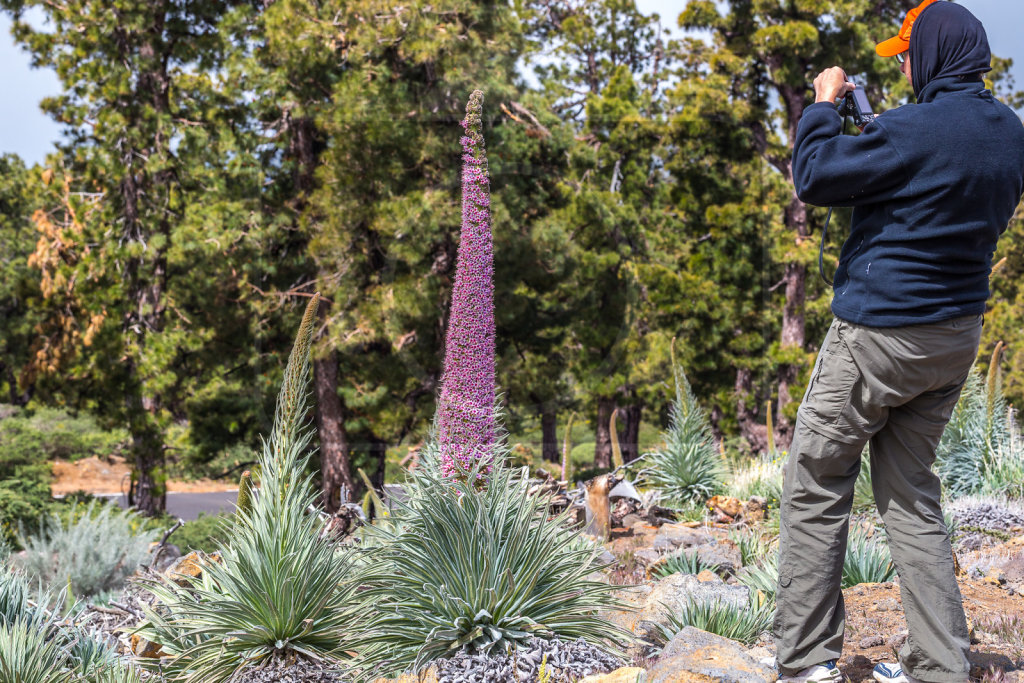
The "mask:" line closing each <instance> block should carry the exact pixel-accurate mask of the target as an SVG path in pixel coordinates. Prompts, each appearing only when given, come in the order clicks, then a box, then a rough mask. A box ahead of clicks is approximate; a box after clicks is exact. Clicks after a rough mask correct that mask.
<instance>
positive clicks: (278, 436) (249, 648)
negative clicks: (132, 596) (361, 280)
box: [140, 297, 355, 683]
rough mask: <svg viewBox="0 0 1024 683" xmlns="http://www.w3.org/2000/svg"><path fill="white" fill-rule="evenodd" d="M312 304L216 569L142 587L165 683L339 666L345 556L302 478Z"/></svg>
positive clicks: (348, 576) (344, 626) (346, 606)
mask: <svg viewBox="0 0 1024 683" xmlns="http://www.w3.org/2000/svg"><path fill="white" fill-rule="evenodd" d="M317 304H318V297H314V298H313V299H312V300H311V301H310V303H309V305H308V307H307V308H306V313H305V315H304V316H303V319H302V325H301V326H300V327H299V333H298V336H297V338H296V340H295V346H294V348H293V350H292V353H291V357H290V358H289V360H288V367H287V369H286V370H285V376H284V384H283V386H282V387H281V393H280V395H279V397H278V403H277V413H276V415H275V420H274V430H273V433H272V434H271V437H270V439H269V441H264V443H263V448H262V451H261V453H260V454H259V458H258V459H259V468H258V469H259V472H260V478H261V485H260V489H259V491H258V495H255V496H253V497H252V499H251V503H250V504H249V505H246V506H240V507H239V509H238V511H237V513H236V516H235V519H234V521H233V522H232V525H231V526H230V527H229V528H227V529H225V536H226V537H227V538H226V541H227V546H226V547H224V548H222V549H221V550H220V554H221V556H222V560H221V561H220V562H217V561H212V560H208V561H206V562H204V563H203V567H202V568H203V572H202V575H201V577H200V578H193V579H186V578H185V577H177V578H178V579H179V580H180V581H182V582H184V583H185V584H186V586H185V587H181V586H179V585H178V584H176V583H174V582H171V581H168V580H159V581H151V582H147V584H146V586H147V588H149V589H150V590H151V591H152V592H153V593H154V594H155V595H156V596H157V598H158V599H159V601H160V603H162V605H161V607H160V608H159V609H156V610H148V611H147V622H146V623H145V624H144V625H143V627H142V628H141V629H140V632H141V633H142V634H143V635H145V636H146V637H147V638H149V639H150V640H152V641H153V642H156V643H159V644H160V645H161V646H162V647H163V649H164V651H165V652H166V653H168V654H169V655H171V659H170V660H169V661H167V662H164V663H163V666H162V669H163V672H164V676H165V677H167V678H168V680H175V681H190V682H195V683H199V682H202V683H214V682H217V681H227V680H229V679H231V678H232V676H234V675H236V673H237V672H239V671H243V670H249V669H256V668H260V667H265V666H272V665H274V664H275V663H276V662H279V661H287V660H289V659H293V658H296V657H297V658H305V659H308V660H313V661H316V662H319V663H321V664H325V665H327V666H328V667H335V666H340V665H341V663H342V661H343V660H344V659H345V655H344V652H345V650H346V649H347V648H346V633H347V631H348V630H349V628H350V627H351V624H352V621H353V620H354V612H355V607H354V604H355V600H354V595H355V586H354V584H353V581H352V572H350V566H351V564H350V559H349V556H348V555H346V554H345V553H343V552H342V550H340V549H339V548H338V547H337V546H336V544H334V543H333V542H332V541H331V540H329V538H327V537H326V536H325V534H324V533H323V532H324V524H323V522H322V521H321V519H320V518H319V516H318V515H316V514H310V513H309V512H308V511H307V510H308V508H309V507H310V505H311V504H312V503H313V501H314V499H315V491H314V488H313V484H312V481H311V479H310V477H309V476H308V475H305V474H303V473H304V471H305V467H306V461H307V459H308V457H309V446H310V439H311V437H312V432H311V429H310V427H309V424H308V420H307V417H306V416H307V411H308V402H307V396H308V392H307V384H308V377H309V352H310V345H311V343H312V337H313V327H314V324H315V320H316V307H317Z"/></svg>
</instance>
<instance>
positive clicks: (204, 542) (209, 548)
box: [167, 512, 233, 554]
mask: <svg viewBox="0 0 1024 683" xmlns="http://www.w3.org/2000/svg"><path fill="white" fill-rule="evenodd" d="M232 518H233V515H231V514H228V513H221V514H214V515H208V514H206V513H205V512H200V513H199V517H197V518H196V519H193V520H192V521H191V522H185V526H183V527H181V528H180V529H178V530H177V531H175V532H174V534H173V535H172V536H171V537H170V539H168V541H167V542H168V543H173V544H174V545H176V546H178V547H179V548H181V552H182V554H185V553H188V552H189V551H191V550H199V551H201V552H204V553H207V554H209V553H212V552H214V551H215V550H217V548H219V547H220V546H221V545H223V542H222V539H224V538H225V536H226V535H227V534H226V532H225V531H226V529H227V528H228V526H229V522H230V521H231V520H232Z"/></svg>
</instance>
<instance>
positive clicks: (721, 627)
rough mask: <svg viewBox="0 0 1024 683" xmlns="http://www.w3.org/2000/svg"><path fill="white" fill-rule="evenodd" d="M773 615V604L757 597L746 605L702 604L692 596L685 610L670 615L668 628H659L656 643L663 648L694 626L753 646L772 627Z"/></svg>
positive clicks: (715, 602) (703, 602)
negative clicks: (686, 629)
mask: <svg viewBox="0 0 1024 683" xmlns="http://www.w3.org/2000/svg"><path fill="white" fill-rule="evenodd" d="M774 613H775V607H774V605H773V604H772V603H770V602H768V601H766V600H763V599H759V598H758V597H757V596H753V597H751V599H750V600H749V601H748V603H747V604H746V605H734V604H730V603H726V602H721V601H718V600H709V601H701V600H697V599H695V598H694V597H693V596H690V598H689V599H688V600H687V603H686V606H685V607H684V608H683V610H682V611H681V612H679V613H678V614H670V615H669V618H668V620H669V623H668V625H667V626H660V627H659V630H660V633H659V637H657V640H658V641H659V642H660V644H662V645H664V644H665V643H667V642H668V641H670V640H672V638H674V637H675V636H676V634H678V633H679V632H680V631H682V630H683V629H684V628H686V627H687V626H693V627H694V628H698V629H700V630H701V631H707V632H708V633H714V634H716V635H720V636H722V637H724V638H731V639H732V640H737V641H739V642H741V643H743V644H744V645H750V644H752V643H753V642H755V641H756V640H757V639H758V636H760V635H761V634H762V633H764V632H765V631H768V630H769V629H770V628H771V625H772V617H773V616H774Z"/></svg>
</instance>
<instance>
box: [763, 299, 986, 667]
mask: <svg viewBox="0 0 1024 683" xmlns="http://www.w3.org/2000/svg"><path fill="white" fill-rule="evenodd" d="M981 324H982V316H980V315H974V316H968V317H964V318H956V319H953V320H947V321H943V322H940V323H934V324H927V325H915V326H909V327H899V328H871V327H863V326H861V325H855V324H853V323H849V322H846V321H843V320H838V319H837V320H834V321H833V323H832V327H831V328H830V329H829V331H828V334H827V335H826V337H825V341H824V343H823V344H822V347H821V352H820V353H819V354H818V360H817V363H816V364H815V366H814V371H813V375H812V377H811V381H810V382H809V383H808V385H807V393H806V394H805V395H804V399H803V402H802V403H801V405H800V410H799V412H798V414H797V421H796V429H795V432H794V435H793V442H792V445H791V446H790V451H789V457H788V459H787V462H786V468H785V484H784V487H783V495H782V509H781V530H780V539H779V585H778V594H777V606H778V610H777V612H776V615H775V624H774V629H773V630H774V633H775V641H776V648H777V661H778V663H779V668H780V670H781V671H782V672H783V673H784V674H789V675H793V674H795V673H797V672H799V671H800V670H802V669H805V668H807V667H810V666H814V665H816V664H821V663H823V662H826V661H828V660H831V659H838V658H839V656H840V654H841V653H842V647H843V621H844V619H845V611H844V607H843V595H842V592H841V591H840V582H841V579H842V568H843V558H844V556H845V554H846V540H847V532H848V523H849V517H850V506H851V502H852V499H853V486H854V483H855V482H856V480H857V474H858V472H859V471H860V457H861V452H862V451H863V449H864V445H865V444H866V443H869V442H870V444H871V475H872V476H871V481H872V486H873V488H874V495H875V503H876V504H877V506H878V511H879V512H880V513H881V515H882V519H883V520H884V522H885V529H886V534H887V536H888V539H889V548H890V550H891V551H892V557H893V562H894V563H895V565H896V569H897V571H898V573H899V577H900V589H901V593H902V598H903V611H904V613H905V614H906V618H907V626H908V629H909V633H910V635H909V637H908V638H907V642H906V645H905V646H904V647H903V649H902V651H901V652H900V660H901V662H902V664H903V668H904V670H905V671H906V672H907V673H909V674H910V675H911V676H913V677H914V678H918V679H920V680H922V681H936V682H943V683H944V682H946V681H957V682H961V681H967V675H968V671H969V667H968V663H967V659H966V656H965V653H966V652H967V651H968V649H969V648H970V642H969V638H968V632H967V621H966V619H965V617H964V611H963V605H962V604H961V597H960V590H959V588H958V587H957V583H956V579H955V576H954V571H953V556H952V550H951V548H950V543H949V536H948V534H947V532H946V525H945V522H944V521H943V518H942V510H941V509H940V506H939V494H940V486H939V479H938V477H937V476H936V475H935V474H934V473H933V472H932V470H931V466H932V463H933V462H934V460H935V447H936V446H937V445H938V442H939V438H940V437H941V436H942V431H943V429H944V428H945V426H946V423H947V422H948V421H949V417H950V415H951V413H952V411H953V407H954V406H955V404H956V401H957V398H958V397H959V396H960V390H961V389H962V387H963V384H964V382H965V381H966V379H967V375H968V373H969V372H970V371H971V368H972V366H973V364H974V359H975V357H976V356H977V351H978V344H979V342H980V339H981ZM882 635H885V634H882Z"/></svg>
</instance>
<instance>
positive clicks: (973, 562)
mask: <svg viewBox="0 0 1024 683" xmlns="http://www.w3.org/2000/svg"><path fill="white" fill-rule="evenodd" d="M686 526H690V525H689V524H687V525H686ZM704 528H705V529H707V530H708V531H709V533H710V535H711V536H712V537H714V538H716V540H717V541H718V542H720V543H723V542H724V543H728V540H727V538H728V532H729V527H728V526H725V525H711V526H710V527H708V526H705V527H704ZM634 531H639V532H641V533H639V534H636V535H634V533H633V532H634ZM656 531H657V530H656V528H654V527H635V528H634V529H625V528H616V529H613V530H612V540H611V542H610V543H608V545H607V547H608V549H609V550H610V551H611V552H612V553H613V554H614V555H616V556H617V558H618V559H619V565H618V567H617V568H616V569H615V570H613V572H612V574H611V581H612V582H613V583H618V584H630V583H635V582H638V581H642V580H643V579H644V568H643V566H642V564H641V563H639V562H637V561H635V559H634V558H635V556H636V555H637V553H638V551H640V550H643V549H645V548H649V547H650V546H651V541H652V539H653V535H654V533H656ZM957 559H958V562H959V566H960V574H959V575H958V580H959V584H960V591H961V594H962V596H963V604H964V610H965V612H966V613H967V618H968V620H969V622H970V624H971V628H972V648H971V650H972V652H971V661H972V664H973V665H974V668H973V670H972V672H971V673H972V679H973V680H975V681H983V682H984V683H1024V535H1021V534H1018V535H1016V536H1015V537H1013V538H1010V539H1008V540H1006V541H996V540H992V542H991V543H990V544H989V545H986V546H985V547H983V548H981V549H978V550H974V551H970V552H968V551H963V550H962V551H961V552H960V553H959V554H958V557H957ZM843 596H844V599H845V603H846V639H845V643H844V648H843V658H842V659H841V660H840V662H839V667H840V669H841V670H842V672H843V675H844V677H845V679H846V680H847V681H850V682H852V683H862V682H864V683H868V682H870V683H874V678H872V676H871V670H872V669H873V668H874V666H875V665H876V664H879V663H882V662H895V661H897V656H896V652H897V651H898V649H899V647H900V646H901V645H902V644H903V641H904V639H905V638H906V632H907V625H906V621H905V619H904V617H903V607H902V601H901V600H900V590H899V580H898V579H896V580H895V581H893V582H887V583H882V584H860V585H858V586H854V587H852V588H848V589H846V590H844V591H843ZM762 644H763V645H768V646H769V649H771V650H773V648H771V647H770V641H766V642H765V643H762Z"/></svg>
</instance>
